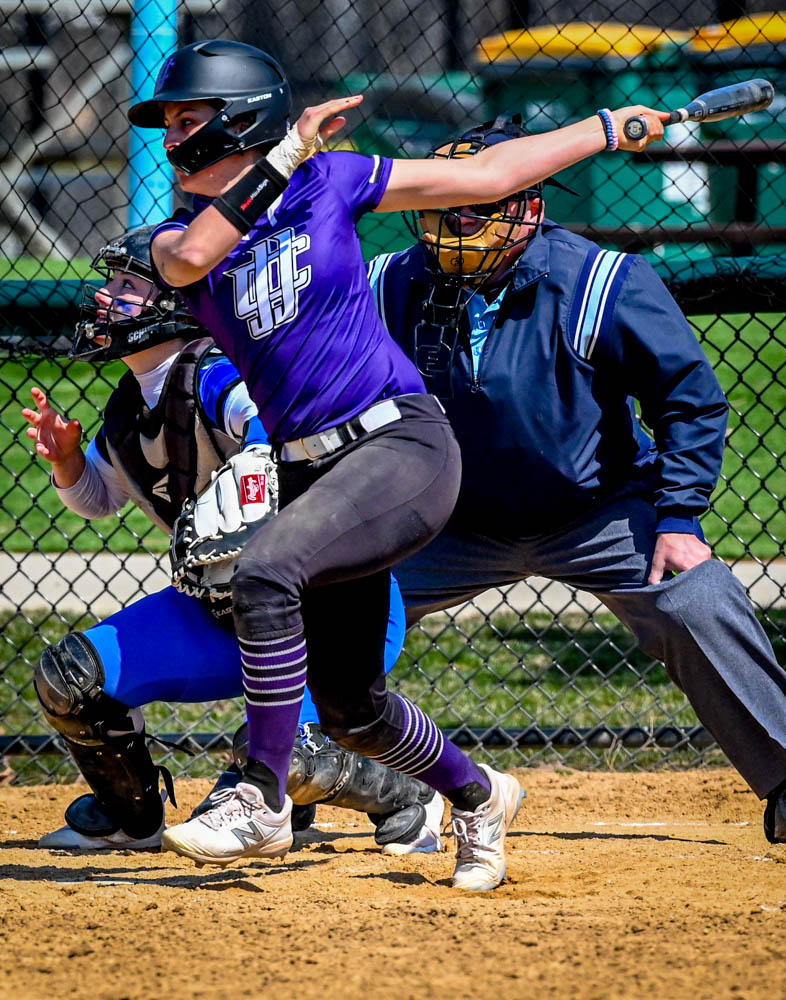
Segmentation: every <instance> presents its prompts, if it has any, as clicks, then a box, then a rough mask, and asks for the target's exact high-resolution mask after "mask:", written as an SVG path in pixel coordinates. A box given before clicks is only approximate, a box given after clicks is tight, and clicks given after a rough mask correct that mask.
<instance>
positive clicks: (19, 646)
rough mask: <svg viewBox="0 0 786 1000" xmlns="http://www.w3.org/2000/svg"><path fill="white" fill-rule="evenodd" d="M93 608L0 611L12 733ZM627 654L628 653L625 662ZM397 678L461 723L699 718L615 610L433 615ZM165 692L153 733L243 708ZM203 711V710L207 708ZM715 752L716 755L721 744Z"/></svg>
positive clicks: (2, 713) (767, 623)
mask: <svg viewBox="0 0 786 1000" xmlns="http://www.w3.org/2000/svg"><path fill="white" fill-rule="evenodd" d="M91 622H92V620H91V619H90V618H89V617H88V616H82V617H80V618H79V619H75V618H73V617H72V618H69V619H64V618H59V617H57V616H55V615H49V616H45V615H43V614H41V615H38V616H34V617H31V618H30V619H29V620H27V621H23V620H21V619H19V618H18V617H12V616H11V615H8V614H6V615H5V616H0V625H2V626H3V628H2V638H1V639H0V720H2V727H3V729H4V730H5V732H7V733H46V732H49V731H50V730H49V728H48V726H47V724H46V723H45V722H44V721H43V719H42V718H41V717H40V714H39V713H38V708H37V700H36V697H35V693H34V691H33V688H32V683H31V678H32V671H33V667H34V665H35V663H36V661H37V659H38V657H39V656H40V653H41V651H42V650H43V649H44V647H45V645H46V644H47V643H49V642H53V641H55V640H57V639H58V638H60V637H61V636H62V635H63V634H64V633H65V632H66V631H67V630H68V629H69V628H74V627H78V628H86V627H88V626H89V625H90V624H91ZM763 625H764V627H765V629H766V631H767V632H768V634H769V637H770V640H771V641H772V643H773V645H774V647H775V650H776V655H778V656H779V657H781V658H782V657H783V655H784V632H786V611H776V612H771V613H770V615H769V616H768V618H767V619H765V620H763ZM626 660H627V662H626ZM393 678H394V681H395V683H396V684H397V686H398V689H399V690H400V691H402V692H403V693H404V694H406V695H407V696H408V697H410V698H412V699H413V700H415V701H417V703H418V704H419V705H420V706H421V707H422V708H423V709H424V710H425V711H427V712H429V713H430V714H431V715H432V717H433V718H434V720H435V721H436V722H437V723H438V724H439V725H440V726H441V727H443V728H445V729H451V728H453V727H456V726H459V725H461V724H466V725H468V726H470V727H478V728H484V727H488V726H502V727H504V728H518V727H522V728H524V727H527V726H532V725H537V726H543V727H549V726H563V725H567V726H573V727H592V726H596V725H598V724H600V723H601V722H602V723H604V724H605V725H608V726H614V727H617V726H621V727H624V726H629V725H637V726H643V727H656V726H659V725H664V724H669V723H676V724H678V725H681V726H693V725H696V724H697V720H696V716H695V714H694V713H693V710H692V709H691V708H690V706H689V705H688V703H687V701H686V699H685V697H684V695H682V693H681V692H680V691H679V690H678V689H677V688H676V687H675V686H674V685H673V684H672V683H671V682H670V681H669V678H668V676H667V674H666V671H665V669H664V668H663V667H662V666H661V665H660V664H657V663H655V662H654V661H652V660H650V659H648V658H647V657H646V656H644V655H643V654H642V653H641V652H640V651H639V650H637V649H635V648H634V645H633V640H632V638H631V636H630V634H629V633H628V632H627V631H626V630H625V629H624V628H623V627H622V626H621V625H619V623H618V622H617V621H616V620H615V619H614V618H613V617H612V616H611V615H607V614H603V615H599V616H596V617H595V618H594V619H593V620H592V621H588V620H587V619H586V618H582V617H579V616H575V617H572V618H569V619H567V618H563V619H560V620H554V619H553V618H551V617H550V616H548V615H529V616H527V617H526V618H524V619H519V618H518V617H517V616H514V615H510V614H509V615H498V616H496V617H495V619H494V623H493V625H489V624H485V623H482V622H481V621H480V620H478V621H477V622H475V623H470V624H469V625H467V624H466V623H465V624H464V625H463V626H462V630H461V631H459V630H458V629H457V627H456V626H455V625H447V626H445V625H440V626H435V625H431V626H430V627H429V628H428V630H427V631H425V632H424V631H420V630H412V631H410V633H409V635H408V636H407V642H406V646H405V649H404V652H403V653H402V657H401V660H400V661H399V665H398V666H397V667H396V670H395V672H394V674H393ZM176 711H177V715H178V719H179V721H176V720H173V718H172V707H171V706H169V705H164V704H160V703H156V704H153V705H151V706H149V707H148V708H146V710H145V715H146V718H147V723H148V730H149V731H150V732H152V733H156V732H158V733H172V732H175V731H181V730H182V729H183V728H184V727H185V726H186V725H189V724H194V725H195V726H196V728H197V730H198V731H201V732H219V731H224V732H227V733H230V732H233V731H234V729H235V727H236V726H237V724H238V721H239V719H240V717H241V712H242V708H241V705H240V703H239V702H237V701H226V702H218V703H215V704H214V705H212V706H205V705H182V706H176ZM206 713H207V717H206ZM494 757H495V759H496V760H497V761H498V762H500V763H505V764H514V763H515V764H521V763H522V761H523V760H524V761H525V760H526V759H527V755H526V754H524V756H523V757H522V754H519V753H501V754H500V753H496V754H495V755H494ZM544 758H545V759H551V760H555V761H560V760H565V759H567V760H569V761H570V763H571V764H572V765H573V766H575V767H587V766H594V767H597V766H621V765H622V766H625V765H629V764H635V766H650V765H655V764H658V763H663V762H664V761H665V760H667V759H668V760H669V762H670V763H671V764H674V763H675V760H676V762H679V760H684V761H685V762H686V763H695V760H696V754H695V753H694V752H693V751H689V750H688V751H684V752H682V755H681V757H679V756H678V757H677V758H675V755H674V753H673V752H669V751H662V750H661V751H659V750H644V751H637V750H615V751H609V752H605V753H603V752H597V751H595V752H592V751H571V752H569V753H568V754H565V752H564V751H562V752H561V753H558V752H556V751H553V752H550V753H547V754H541V755H540V757H539V759H540V760H542V759H544ZM714 759H719V755H718V754H717V753H716V754H715V758H714ZM174 762H175V766H176V767H177V769H178V770H182V769H187V771H188V773H189V774H191V775H192V776H199V775H201V774H206V773H212V772H213V771H214V769H215V766H216V765H215V762H211V761H210V760H209V759H205V758H201V759H200V760H198V761H196V762H194V761H189V760H187V759H186V758H185V756H184V755H182V754H175V755H174ZM12 765H13V766H14V767H15V768H16V769H18V770H19V773H20V778H21V780H36V779H40V776H41V766H44V767H46V768H47V769H48V770H49V771H50V773H54V774H55V776H57V777H61V778H64V779H65V778H69V777H70V778H72V777H73V774H74V772H73V768H72V765H71V764H70V763H69V762H68V761H65V760H63V759H60V758H58V757H56V756H54V755H50V756H48V757H47V758H46V760H41V761H40V762H39V763H36V761H35V760H30V759H27V758H21V757H20V758H14V759H13V760H12Z"/></svg>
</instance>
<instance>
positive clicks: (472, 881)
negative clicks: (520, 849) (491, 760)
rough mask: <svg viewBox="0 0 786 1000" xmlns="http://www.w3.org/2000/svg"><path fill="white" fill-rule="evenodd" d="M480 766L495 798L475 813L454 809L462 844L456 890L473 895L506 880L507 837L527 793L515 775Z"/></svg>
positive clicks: (459, 847)
mask: <svg viewBox="0 0 786 1000" xmlns="http://www.w3.org/2000/svg"><path fill="white" fill-rule="evenodd" d="M479 766H480V767H481V768H482V769H483V770H484V771H485V772H486V774H487V775H488V777H489V781H490V783H491V795H490V796H489V798H488V799H487V800H486V801H485V802H484V803H483V805H481V806H478V808H477V809H476V810H475V811H474V812H464V811H463V810H462V809H456V807H455V806H454V807H453V808H452V809H451V818H452V820H453V832H454V833H455V835H456V840H457V842H458V849H457V852H456V869H455V871H454V872H453V888H454V889H470V890H472V891H473V892H484V891H486V890H488V889H496V888H497V886H498V885H501V884H502V882H503V881H504V878H505V870H506V866H505V834H506V833H507V832H508V829H509V827H510V825H511V823H512V822H513V820H514V819H515V818H516V814H517V813H518V811H519V809H520V808H521V803H522V801H523V800H524V796H525V794H526V793H525V791H524V789H523V788H522V787H521V785H520V784H519V783H518V781H516V779H515V778H514V777H513V775H511V774H501V773H500V772H499V771H494V770H492V768H490V767H488V766H487V765H486V764H480V765H479Z"/></svg>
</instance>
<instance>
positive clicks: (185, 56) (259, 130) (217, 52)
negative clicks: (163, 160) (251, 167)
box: [128, 40, 291, 174]
mask: <svg viewBox="0 0 786 1000" xmlns="http://www.w3.org/2000/svg"><path fill="white" fill-rule="evenodd" d="M187 101H206V102H207V103H209V104H213V105H215V107H216V109H217V111H216V115H215V117H214V118H212V119H211V120H210V121H209V122H207V124H205V125H203V126H202V128H200V129H198V130H197V131H196V132H194V133H193V135H190V136H189V137H188V138H187V139H185V140H184V141H183V142H181V143H180V144H179V145H178V146H177V147H176V148H175V149H171V150H169V152H168V153H167V158H168V159H169V162H170V163H171V164H172V165H173V166H174V167H176V168H177V169H178V170H180V171H181V173H184V174H195V173H198V172H199V171H200V170H204V169H205V168H206V167H210V166H212V165H213V164H214V163H218V162H219V161H220V160H223V159H225V158H226V157H227V156H232V155H233V154H235V153H243V152H245V151H247V150H249V149H256V148H258V147H261V146H273V145H275V144H276V143H277V142H279V141H280V140H281V139H283V138H284V135H285V134H286V131H287V129H288V127H289V117H290V108H291V104H290V92H289V84H288V82H287V79H286V77H285V76H284V72H283V70H282V69H281V67H280V66H279V64H278V63H277V62H276V61H275V59H273V58H272V56H269V55H268V54H267V53H266V52H263V51H262V49H258V48H255V47H254V46H253V45H244V44H243V43H241V42H230V41H223V40H212V41H205V42H196V43H195V44H194V45H188V46H186V47H185V48H183V49H179V50H178V51H177V52H175V53H174V55H171V56H170V57H169V58H168V59H167V60H166V62H165V63H164V65H163V66H162V67H161V70H160V72H159V74H158V78H157V79H156V85H155V88H154V91H153V96H152V97H151V98H150V100H148V101H142V102H141V103H140V104H135V105H134V106H133V107H132V108H131V109H130V111H129V112H128V119H129V121H130V122H131V124H132V125H137V126H139V127H140V128H164V127H165V123H164V113H163V105H164V104H166V103H167V102H178V103H182V102H187ZM243 122H248V124H247V125H246V127H245V128H244V129H243V131H241V132H239V133H238V132H237V128H236V127H237V125H238V123H243ZM233 126H235V130H233Z"/></svg>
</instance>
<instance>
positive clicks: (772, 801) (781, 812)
mask: <svg viewBox="0 0 786 1000" xmlns="http://www.w3.org/2000/svg"><path fill="white" fill-rule="evenodd" d="M764 836H765V837H766V838H767V840H769V842H770V843H771V844H786V787H784V786H783V785H780V786H779V787H778V788H776V789H775V791H774V792H773V793H772V795H770V796H769V798H768V799H767V806H766V808H765V810H764Z"/></svg>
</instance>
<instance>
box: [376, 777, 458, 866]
mask: <svg viewBox="0 0 786 1000" xmlns="http://www.w3.org/2000/svg"><path fill="white" fill-rule="evenodd" d="M444 811H445V803H444V802H443V801H442V796H441V795H438V794H437V792H432V794H431V797H430V798H429V799H428V801H427V802H426V803H425V804H421V803H420V802H417V803H416V804H415V805H411V806H405V807H404V808H403V809H398V810H396V812H392V813H388V814H387V815H386V816H369V819H370V820H371V821H372V822H373V823H374V825H375V826H376V828H377V830H376V833H375V834H374V840H376V842H377V843H378V844H379V846H380V847H381V848H382V853H383V854H432V853H434V852H435V851H441V850H442V837H441V835H440V834H441V832H442V817H443V813H444Z"/></svg>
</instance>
